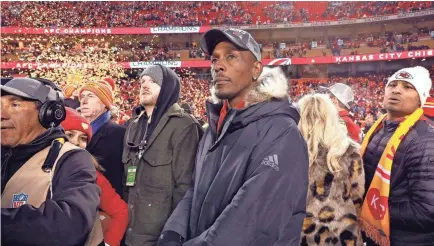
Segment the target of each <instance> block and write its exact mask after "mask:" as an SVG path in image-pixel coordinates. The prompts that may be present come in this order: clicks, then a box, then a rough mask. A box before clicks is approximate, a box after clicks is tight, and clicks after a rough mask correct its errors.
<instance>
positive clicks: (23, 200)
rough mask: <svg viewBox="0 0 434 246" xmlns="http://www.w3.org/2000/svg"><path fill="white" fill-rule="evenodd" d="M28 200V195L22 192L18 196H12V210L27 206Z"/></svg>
mask: <svg viewBox="0 0 434 246" xmlns="http://www.w3.org/2000/svg"><path fill="white" fill-rule="evenodd" d="M28 198H29V195H26V194H25V193H23V192H21V193H20V194H14V197H13V199H12V208H19V207H21V206H23V205H24V204H27V199H28Z"/></svg>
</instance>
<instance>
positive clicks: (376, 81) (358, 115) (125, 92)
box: [2, 66, 434, 128]
mask: <svg viewBox="0 0 434 246" xmlns="http://www.w3.org/2000/svg"><path fill="white" fill-rule="evenodd" d="M7 72H8V71H2V76H8V75H10V74H7ZM11 72H14V71H11ZM15 72H18V71H15ZM136 72H137V71H136ZM176 72H177V74H178V75H179V76H180V78H181V98H180V104H188V105H189V106H190V108H191V111H192V114H193V115H194V116H195V117H196V118H198V119H199V120H205V119H206V111H205V101H206V100H207V98H208V97H209V78H207V77H206V76H201V75H200V74H196V73H195V72H193V71H192V70H190V69H176ZM430 73H431V79H432V80H434V66H432V67H431V69H430ZM390 75H391V73H390V74H365V75H363V76H354V77H342V76H334V75H330V76H329V78H318V79H300V80H296V79H289V80H288V83H290V91H289V93H290V95H291V98H292V99H293V100H294V101H297V100H298V99H299V98H300V97H301V96H302V95H305V94H307V93H310V92H313V91H315V90H317V89H318V87H319V86H325V87H328V86H330V85H332V84H334V83H338V82H340V83H345V84H348V85H350V86H351V87H352V89H353V90H354V95H355V101H354V103H353V104H352V108H351V113H352V114H353V117H354V118H355V120H356V122H357V123H358V124H359V125H360V126H361V127H362V128H363V126H364V123H365V121H366V119H371V118H373V119H376V117H377V114H379V112H380V110H381V108H382V98H383V96H384V94H383V93H384V86H385V84H386V82H387V78H388V77H389V76H390ZM326 76H327V75H326ZM117 87H118V89H119V91H118V92H119V93H118V95H119V97H120V98H119V99H118V100H116V102H117V105H116V106H117V107H118V108H119V109H120V111H121V112H122V113H123V114H125V115H129V116H130V115H131V112H132V109H133V107H134V106H137V105H138V92H139V83H138V80H137V78H135V77H134V76H130V77H129V78H123V79H119V80H118V85H117ZM431 94H434V90H433V91H432V93H431Z"/></svg>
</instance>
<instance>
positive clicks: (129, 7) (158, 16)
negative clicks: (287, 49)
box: [1, 1, 434, 27]
mask: <svg viewBox="0 0 434 246" xmlns="http://www.w3.org/2000/svg"><path fill="white" fill-rule="evenodd" d="M430 8H434V3H433V2H432V1H421V2H396V1H393V2H369V1H361V2H336V1H332V2H318V3H317V4H315V5H309V4H307V3H306V2H275V1H270V2H255V1H254V2H231V3H228V2H183V3H181V2H179V3H177V4H176V5H174V4H169V3H168V2H146V1H145V2H24V1H20V2H2V9H1V26H17V27H153V26H167V25H172V26H200V25H241V24H272V23H284V22H308V21H331V20H339V19H344V18H365V17H372V16H382V15H391V14H398V13H407V12H414V11H420V10H424V9H430ZM53 10H54V11H53ZM77 10H80V11H77Z"/></svg>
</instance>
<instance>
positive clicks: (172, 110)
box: [147, 103, 185, 146]
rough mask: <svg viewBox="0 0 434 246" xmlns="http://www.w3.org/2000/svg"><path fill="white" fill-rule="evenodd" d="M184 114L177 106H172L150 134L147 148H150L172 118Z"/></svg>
mask: <svg viewBox="0 0 434 246" xmlns="http://www.w3.org/2000/svg"><path fill="white" fill-rule="evenodd" d="M183 114H185V113H184V110H183V109H182V108H181V107H180V106H179V104H177V103H175V104H173V105H172V106H171V107H170V108H169V109H168V110H167V112H166V113H165V114H164V115H163V116H162V117H161V119H160V121H159V122H158V124H157V126H156V127H155V130H154V131H153V132H152V135H151V137H150V139H149V141H148V144H147V145H148V146H151V144H152V143H153V142H154V141H155V139H156V138H157V137H158V135H159V134H160V132H161V131H162V130H163V129H164V126H166V124H167V122H168V121H169V119H170V118H172V117H180V116H182V115H183Z"/></svg>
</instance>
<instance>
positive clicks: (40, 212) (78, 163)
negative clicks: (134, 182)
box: [1, 150, 100, 246]
mask: <svg viewBox="0 0 434 246" xmlns="http://www.w3.org/2000/svg"><path fill="white" fill-rule="evenodd" d="M99 195H100V190H99V188H98V186H97V185H96V172H95V167H94V165H93V163H92V159H91V156H90V154H89V153H88V152H87V151H85V150H72V151H70V152H68V153H65V155H64V156H62V157H61V159H60V160H59V162H58V164H57V168H56V171H55V174H54V177H53V197H52V199H51V200H49V199H47V200H46V201H45V202H44V203H43V204H42V205H41V207H39V208H35V207H33V206H31V205H28V204H26V205H23V206H21V207H19V208H16V209H13V208H2V209H1V228H2V231H1V237H2V243H4V245H35V246H36V245H82V244H84V242H85V241H86V239H87V236H88V234H89V232H90V231H91V229H92V227H93V224H94V220H95V218H96V212H97V208H98V206H99Z"/></svg>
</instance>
